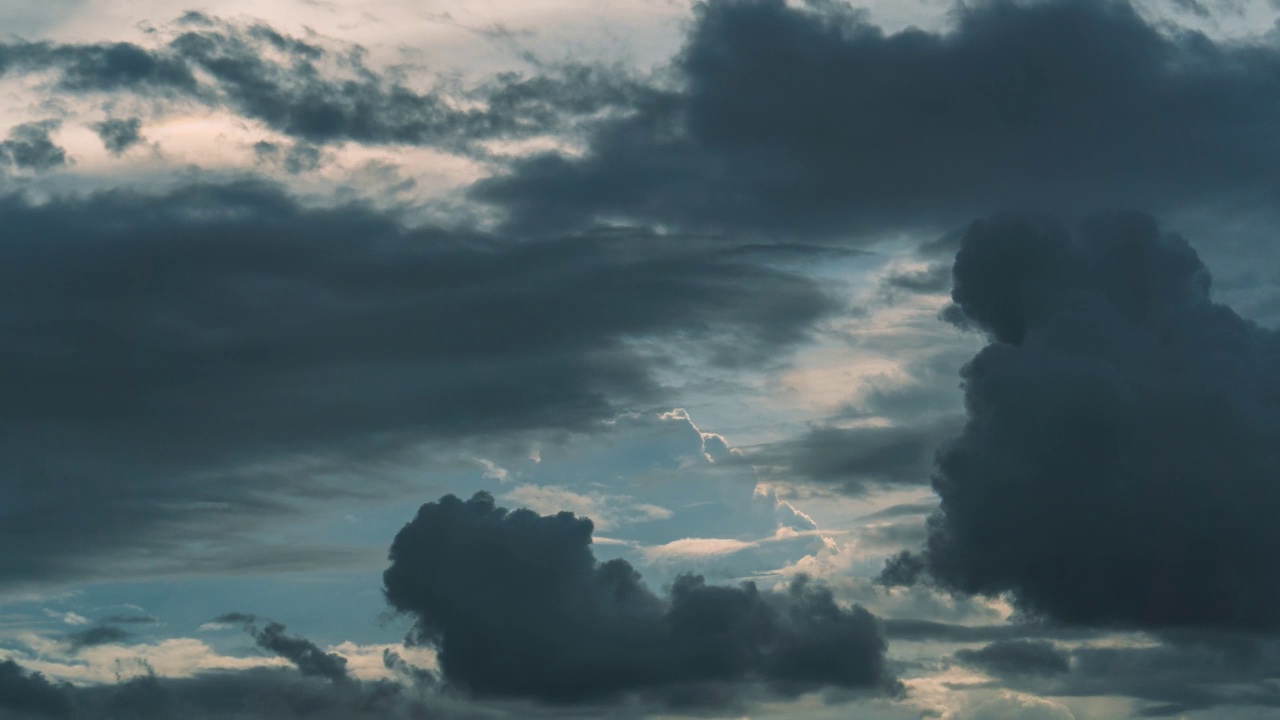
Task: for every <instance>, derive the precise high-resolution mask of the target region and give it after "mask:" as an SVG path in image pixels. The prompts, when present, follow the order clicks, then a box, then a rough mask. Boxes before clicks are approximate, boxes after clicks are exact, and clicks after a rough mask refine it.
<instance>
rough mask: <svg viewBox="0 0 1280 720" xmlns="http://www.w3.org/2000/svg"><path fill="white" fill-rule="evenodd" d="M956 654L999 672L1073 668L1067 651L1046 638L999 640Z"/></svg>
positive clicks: (1039, 672) (1053, 671) (1035, 672)
mask: <svg viewBox="0 0 1280 720" xmlns="http://www.w3.org/2000/svg"><path fill="white" fill-rule="evenodd" d="M956 658H958V659H959V660H960V661H961V662H963V663H965V664H967V665H972V666H974V667H976V668H979V669H981V670H984V671H986V672H990V673H994V674H996V675H1056V674H1058V673H1065V672H1068V671H1069V670H1070V669H1071V660H1070V658H1069V657H1068V655H1067V653H1065V652H1063V651H1062V650H1059V649H1058V648H1057V646H1055V645H1054V644H1053V643H1051V642H1046V641H1043V640H1040V641H1032V640H999V641H996V642H993V643H991V644H990V645H986V646H984V647H981V648H979V649H977V650H959V651H957V652H956Z"/></svg>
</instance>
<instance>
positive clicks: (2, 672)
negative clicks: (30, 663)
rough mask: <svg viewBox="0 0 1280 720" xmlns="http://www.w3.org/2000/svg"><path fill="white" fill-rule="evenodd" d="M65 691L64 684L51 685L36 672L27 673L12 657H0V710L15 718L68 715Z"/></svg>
mask: <svg viewBox="0 0 1280 720" xmlns="http://www.w3.org/2000/svg"><path fill="white" fill-rule="evenodd" d="M68 691H69V689H68V687H67V686H63V685H55V684H53V683H51V682H49V681H48V680H46V679H45V678H44V676H42V675H40V674H39V673H29V672H27V671H26V670H25V669H24V668H22V667H21V666H20V665H18V664H17V663H15V662H13V661H12V660H3V661H0V713H5V714H6V715H8V714H12V715H13V716H14V717H18V718H22V717H32V716H34V717H52V718H64V717H70V715H71V703H70V701H69V700H68V698H67V693H68ZM4 716H5V715H0V717H4Z"/></svg>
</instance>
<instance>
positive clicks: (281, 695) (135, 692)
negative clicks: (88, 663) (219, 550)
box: [0, 660, 536, 720]
mask: <svg viewBox="0 0 1280 720" xmlns="http://www.w3.org/2000/svg"><path fill="white" fill-rule="evenodd" d="M529 716H536V714H534V713H530V714H529ZM501 717H511V716H510V715H507V714H505V713H496V712H491V711H486V710H485V709H483V708H478V707H476V708H465V707H457V706H456V705H455V704H454V703H452V702H451V701H449V700H448V699H446V698H441V697H438V696H434V695H430V694H427V693H423V692H420V691H419V690H417V689H415V688H413V687H410V686H407V685H401V684H398V683H392V682H385V681H383V682H345V683H340V684H335V683H331V682H328V681H326V680H320V679H317V678H309V677H304V676H301V675H299V674H298V673H297V672H294V671H292V670H276V669H254V670H242V671H222V672H217V671H212V672H205V673H200V674H197V675H195V676H194V677H190V678H162V677H156V676H154V675H144V676H141V677H137V678H133V679H129V680H121V681H119V682H115V683H107V684H101V685H92V686H85V687H76V686H72V685H68V684H54V683H51V682H49V681H48V680H45V679H44V678H43V677H41V676H40V675H39V674H37V673H30V672H27V671H26V670H24V669H23V668H22V667H21V666H20V665H18V664H17V663H14V662H12V661H8V660H6V661H3V662H0V719H2V720H45V719H57V718H67V719H74V720H191V719H198V720H204V719H207V720H225V719H226V718H243V719H244V720H280V719H282V718H311V719H312V720H349V719H352V718H359V719H362V720H388V719H391V720H402V719H403V720H410V719H414V720H420V719H421V718H448V719H449V720H462V719H463V718H468V719H471V718H474V719H477V720H478V719H480V718H501Z"/></svg>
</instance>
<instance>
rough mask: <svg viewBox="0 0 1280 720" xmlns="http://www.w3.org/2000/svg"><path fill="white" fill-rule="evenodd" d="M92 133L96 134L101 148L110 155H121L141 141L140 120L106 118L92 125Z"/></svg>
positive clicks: (132, 118)
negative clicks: (100, 141)
mask: <svg viewBox="0 0 1280 720" xmlns="http://www.w3.org/2000/svg"><path fill="white" fill-rule="evenodd" d="M93 131H94V132H96V133H98V137H99V138H100V139H101V140H102V146H103V147H105V148H106V149H107V152H110V153H111V154H112V155H121V154H123V153H124V151H126V150H128V149H129V148H131V147H133V146H134V145H137V144H138V143H141V142H142V141H143V137H142V120H141V119H139V118H136V117H130V118H107V119H106V120H103V121H101V122H97V123H94V124H93Z"/></svg>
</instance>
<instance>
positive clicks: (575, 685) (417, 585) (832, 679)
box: [383, 493, 896, 705]
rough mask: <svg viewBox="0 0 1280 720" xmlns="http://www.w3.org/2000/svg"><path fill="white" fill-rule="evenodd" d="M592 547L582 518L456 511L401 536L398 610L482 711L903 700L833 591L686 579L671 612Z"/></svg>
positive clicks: (462, 507)
mask: <svg viewBox="0 0 1280 720" xmlns="http://www.w3.org/2000/svg"><path fill="white" fill-rule="evenodd" d="M591 533H592V523H591V521H590V520H589V519H586V518H578V517H576V516H574V515H573V514H572V513H567V512H562V513H559V514H558V515H547V516H542V515H538V514H537V513H534V512H532V511H529V510H515V511H512V512H508V511H507V510H505V509H503V508H500V507H496V506H495V505H494V501H493V498H492V496H490V495H488V494H487V493H477V494H476V495H475V496H474V497H473V498H471V499H470V500H467V501H465V502H464V501H462V500H460V499H458V498H456V497H453V496H451V495H450V496H445V497H444V498H442V499H441V500H440V501H438V502H432V503H427V504H425V505H423V506H422V507H421V508H420V509H419V511H418V515H417V517H415V518H414V520H413V521H412V522H411V523H409V524H408V525H406V526H405V527H404V529H403V530H401V531H400V533H399V534H398V535H397V536H396V539H395V541H394V542H393V544H392V546H391V553H390V558H391V566H390V567H389V568H388V569H387V571H386V572H385V573H384V576H383V578H384V582H385V586H386V588H385V592H386V597H387V601H388V603H389V604H390V605H391V606H392V607H393V608H395V609H397V610H399V611H401V612H404V613H408V614H409V615H411V616H412V617H413V618H414V619H415V621H416V626H415V627H416V635H417V638H418V640H420V641H422V642H428V643H431V644H434V645H436V646H437V647H438V648H439V651H440V666H441V669H442V671H443V676H444V679H445V680H447V681H448V682H450V683H452V684H455V685H458V686H461V687H463V688H465V689H467V690H469V691H470V692H471V693H473V694H475V695H477V696H480V697H523V698H535V699H539V700H544V701H549V702H554V703H575V702H585V701H590V700H597V701H598V700H607V699H611V698H615V697H622V696H626V695H640V696H647V697H650V698H656V699H660V700H662V701H664V702H667V703H671V704H676V705H687V704H693V705H700V704H722V703H724V702H726V701H728V700H731V699H732V697H733V694H734V689H735V686H741V685H744V684H748V683H758V684H763V685H765V686H768V687H769V688H770V689H772V690H774V691H775V692H781V693H784V694H791V693H798V692H802V691H806V690H812V689H818V688H822V687H842V688H861V689H875V690H882V691H883V690H892V689H894V688H895V687H896V683H895V682H894V681H893V680H892V678H891V676H890V674H889V671H888V670H887V668H886V666H885V657H884V653H885V642H884V639H883V637H882V636H881V634H880V628H879V624H878V623H877V621H876V619H875V618H874V617H873V616H872V615H871V614H870V613H868V612H867V611H866V610H863V609H862V608H859V607H855V608H852V609H845V608H841V607H839V606H838V605H836V603H835V601H834V600H833V599H832V596H831V594H830V592H828V591H827V590H826V589H825V588H823V587H821V586H819V585H815V584H813V583H811V582H808V581H805V580H803V579H802V580H799V581H797V582H795V583H794V584H793V585H792V586H791V587H790V588H789V589H788V590H787V591H786V592H782V593H770V592H761V591H760V590H758V589H757V588H756V586H755V585H754V584H753V583H744V584H742V585H740V586H735V587H724V586H711V585H707V584H706V583H705V582H704V581H703V579H702V578H701V577H697V576H690V575H685V576H682V577H680V578H679V579H678V580H677V581H676V582H675V583H674V585H673V586H672V588H671V592H670V595H669V596H668V597H665V598H661V597H659V596H657V595H655V594H654V593H653V592H652V591H650V590H649V589H648V588H647V587H646V586H645V585H644V584H643V583H642V582H641V578H640V575H639V574H638V573H637V572H636V571H635V569H634V568H632V567H631V565H629V564H628V563H627V562H625V561H623V560H611V561H608V562H605V563H599V562H597V561H596V559H595V556H594V554H593V553H592V550H591Z"/></svg>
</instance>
